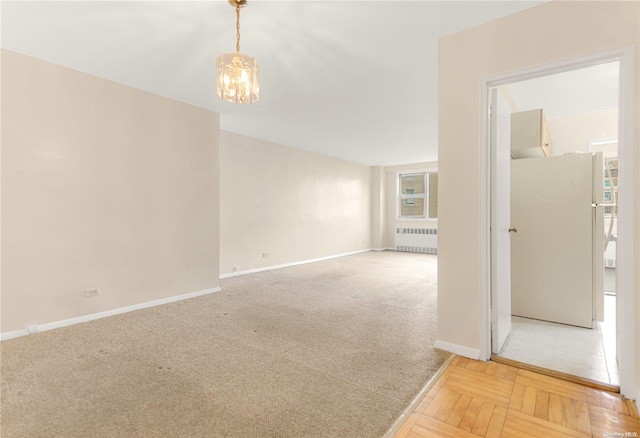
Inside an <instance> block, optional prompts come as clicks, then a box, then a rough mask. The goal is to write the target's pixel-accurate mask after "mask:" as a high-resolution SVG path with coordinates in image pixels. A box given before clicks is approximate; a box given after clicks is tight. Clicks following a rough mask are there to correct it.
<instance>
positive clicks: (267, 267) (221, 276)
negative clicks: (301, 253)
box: [220, 248, 376, 280]
mask: <svg viewBox="0 0 640 438" xmlns="http://www.w3.org/2000/svg"><path fill="white" fill-rule="evenodd" d="M370 251H376V250H374V249H371V248H368V249H361V250H359V251H353V252H345V253H342V254H334V255H330V256H325V257H318V258H316V259H309V260H301V261H299V262H291V263H283V264H281V265H271V266H264V267H261V268H253V269H247V270H244V271H236V272H228V273H226V274H222V275H220V279H221V280H222V279H223V278H229V277H236V276H238V275H246V274H255V273H256V272H264V271H271V270H273V269H281V268H289V267H291V266H298V265H305V264H307V263H315V262H321V261H323V260H331V259H337V258H338V257H346V256H351V255H356V254H362V253H364V252H370Z"/></svg>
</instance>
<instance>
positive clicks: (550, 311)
mask: <svg viewBox="0 0 640 438" xmlns="http://www.w3.org/2000/svg"><path fill="white" fill-rule="evenodd" d="M603 197H604V165H603V157H602V154H601V153H597V154H590V153H586V154H571V155H563V156H557V157H541V158H528V159H520V160H512V162H511V226H512V227H514V228H516V229H517V232H515V233H512V234H511V312H512V315H515V316H522V317H527V318H534V319H539V320H544V321H551V322H556V323H562V324H569V325H573V326H580V327H587V328H592V327H593V322H594V321H602V320H603V316H604V207H603V206H601V205H599V204H602V203H603V201H604V200H603Z"/></svg>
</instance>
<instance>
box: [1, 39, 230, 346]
mask: <svg viewBox="0 0 640 438" xmlns="http://www.w3.org/2000/svg"><path fill="white" fill-rule="evenodd" d="M218 126H219V119H218V114H217V113H213V112H211V111H207V110H204V109H200V108H196V107H193V106H189V105H186V104H182V103H179V102H176V101H172V100H169V99H166V98H162V97H159V96H155V95H151V94H148V93H145V92H142V91H139V90H136V89H132V88H129V87H125V86H122V85H119V84H116V83H113V82H109V81H106V80H103V79H99V78H96V77H93V76H89V75H86V74H83V73H79V72H77V71H73V70H70V69H66V68H63V67H60V66H57V65H53V64H50V63H47V62H43V61H39V60H36V59H33V58H29V57H26V56H23V55H19V54H17V53H13V52H9V51H4V50H3V51H2V255H3V257H2V332H3V333H6V332H11V331H16V330H20V329H22V328H23V327H25V326H26V325H32V324H33V325H41V324H46V323H52V322H58V321H61V320H64V319H68V318H75V317H81V316H85V315H89V314H93V313H98V312H102V311H108V310H112V309H116V308H120V307H124V306H129V305H136V304H139V303H144V302H148V301H153V300H158V299H164V298H168V297H172V296H176V295H180V294H185V293H193V292H198V291H203V290H206V289H211V288H215V287H217V286H218V285H219V280H218V276H219V275H218V265H219V257H218V237H219V236H218V217H219V196H218V184H219V181H218V178H219V175H218V172H219V169H218V160H219V158H218V136H219V128H218ZM91 288H99V289H100V293H101V295H99V296H97V297H93V298H85V297H84V294H83V291H84V290H86V289H91Z"/></svg>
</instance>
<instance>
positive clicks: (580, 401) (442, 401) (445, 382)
mask: <svg viewBox="0 0 640 438" xmlns="http://www.w3.org/2000/svg"><path fill="white" fill-rule="evenodd" d="M634 432H635V433H638V436H640V417H639V415H638V411H637V408H636V405H635V403H634V402H631V401H629V400H625V399H623V398H622V397H620V395H619V394H614V393H609V392H607V391H603V390H599V389H593V388H588V387H585V386H582V385H579V384H577V383H573V382H568V381H565V380H561V379H558V378H556V377H550V376H546V375H541V374H538V373H535V372H532V371H528V370H523V369H519V368H516V367H513V366H510V365H505V364H499V363H493V362H479V361H474V360H470V359H466V358H463V357H459V356H458V357H456V358H454V359H453V361H451V363H450V364H449V366H448V368H447V369H446V370H445V371H444V372H443V373H442V374H441V375H440V377H439V379H438V380H437V381H436V382H435V383H434V384H433V386H432V387H431V389H430V390H429V391H427V392H426V395H425V396H424V398H423V400H422V401H421V402H420V403H419V404H418V405H417V406H416V408H415V410H414V412H413V413H412V414H411V415H409V416H407V419H406V421H405V423H404V424H403V425H402V426H401V427H400V428H399V429H398V431H397V433H396V434H395V435H394V437H395V438H425V437H437V438H449V437H451V438H459V437H463V438H471V437H505V438H510V437H512V438H516V437H517V438H528V437H544V438H546V437H549V438H556V437H557V438H560V437H562V438H564V437H574V438H581V437H591V436H594V437H602V436H605V434H611V433H621V434H625V433H634ZM627 436H631V435H627Z"/></svg>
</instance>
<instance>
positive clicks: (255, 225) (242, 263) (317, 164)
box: [220, 131, 372, 274]
mask: <svg viewBox="0 0 640 438" xmlns="http://www.w3.org/2000/svg"><path fill="white" fill-rule="evenodd" d="M220 162H221V172H220V177H221V180H220V190H221V195H220V203H221V204H220V208H221V210H220V211H221V218H220V227H221V228H220V233H221V234H220V255H221V261H220V272H221V273H222V274H227V273H231V272H232V271H233V269H234V267H235V268H236V269H237V270H238V271H247V270H252V269H259V268H263V267H267V266H277V265H281V264H287V263H294V262H299V261H305V260H312V259H316V258H321V257H328V256H333V255H338V254H344V253H349V252H354V251H360V250H366V249H369V248H371V238H372V227H371V212H372V210H371V204H372V196H371V179H372V176H371V175H372V170H371V168H370V167H368V166H361V165H358V164H353V163H349V162H346V161H342V160H338V159H335V158H330V157H325V156H322V155H317V154H313V153H310V152H305V151H302V150H299V149H293V148H289V147H285V146H282V145H278V144H275V143H269V142H266V141H262V140H258V139H255V138H251V137H246V136H243V135H239V134H235V133H231V132H227V131H222V132H221V136H220Z"/></svg>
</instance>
